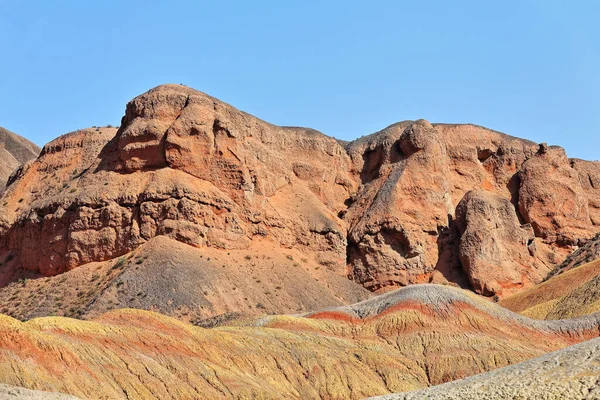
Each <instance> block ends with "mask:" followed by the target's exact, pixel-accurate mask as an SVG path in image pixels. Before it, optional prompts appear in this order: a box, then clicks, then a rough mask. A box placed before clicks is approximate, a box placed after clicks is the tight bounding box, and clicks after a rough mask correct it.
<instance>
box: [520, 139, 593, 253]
mask: <svg viewBox="0 0 600 400" xmlns="http://www.w3.org/2000/svg"><path fill="white" fill-rule="evenodd" d="M520 177H521V186H520V189H519V211H520V213H521V216H522V217H523V219H524V220H525V222H528V223H531V225H532V226H533V229H534V230H535V233H536V236H538V237H540V238H542V239H544V241H546V242H547V243H556V244H558V245H577V244H579V243H583V242H584V241H585V239H589V237H590V236H592V235H593V234H594V233H595V231H596V229H595V228H594V225H593V224H592V220H591V219H590V214H589V209H588V204H589V200H588V198H587V196H586V194H585V192H584V190H583V188H582V186H581V182H580V179H579V173H578V171H576V170H575V169H573V168H572V167H571V165H570V163H569V159H568V158H567V156H566V154H565V151H564V150H563V149H562V148H560V147H548V146H546V145H544V144H542V145H540V148H539V151H538V153H537V154H536V155H535V156H534V157H532V158H530V159H528V160H527V161H525V162H524V163H523V166H522V169H521V171H520ZM582 239H583V240H582Z"/></svg>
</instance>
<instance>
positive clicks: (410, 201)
mask: <svg viewBox="0 0 600 400" xmlns="http://www.w3.org/2000/svg"><path fill="white" fill-rule="evenodd" d="M346 150H347V151H348V154H349V155H350V157H351V159H352V161H353V167H354V174H355V175H356V176H358V177H359V179H360V183H361V185H360V186H359V189H358V191H357V192H356V193H355V194H353V195H352V197H351V198H350V202H351V204H350V206H349V208H348V210H347V212H346V213H345V214H344V219H345V220H346V221H347V222H348V224H349V232H348V264H349V270H350V274H351V276H352V277H353V278H354V279H355V280H357V281H359V282H361V283H362V284H363V285H365V287H367V288H369V289H371V290H381V289H385V287H389V286H391V287H393V286H397V285H401V286H403V285H407V284H410V283H421V282H427V281H433V282H440V283H442V282H448V281H450V282H454V283H458V284H459V285H461V286H463V287H468V286H469V283H471V284H473V285H474V286H475V287H474V289H475V290H476V291H478V292H479V293H484V294H486V295H493V294H498V295H501V294H502V293H510V292H511V291H514V290H518V289H519V288H520V287H526V286H528V285H531V284H534V283H537V282H539V281H540V280H541V279H542V278H543V277H544V276H545V274H546V273H548V272H549V271H550V270H551V269H552V268H553V267H554V266H556V265H557V264H558V263H560V262H561V261H562V259H563V258H564V257H565V256H566V255H567V254H568V253H569V252H570V251H571V250H572V249H574V247H575V246H576V245H579V244H581V243H583V241H584V240H585V239H587V238H589V237H591V236H592V235H593V234H594V232H596V231H597V229H598V226H597V225H596V223H595V222H594V220H592V219H590V218H587V219H586V215H589V211H588V209H590V208H592V207H593V203H594V200H593V199H592V198H588V197H587V196H589V195H590V194H591V193H592V192H590V191H589V190H587V189H583V188H582V185H583V184H582V179H579V177H580V176H582V173H579V172H578V171H577V170H575V169H574V168H575V167H571V166H570V164H569V161H568V160H567V159H566V158H565V157H563V156H564V152H563V153H562V154H563V156H560V153H561V151H562V150H560V149H557V148H554V147H553V148H551V149H548V148H547V147H546V146H544V145H542V146H539V145H537V144H535V143H533V142H529V141H526V140H521V139H517V138H514V137H510V136H508V135H504V134H502V133H499V132H494V131H491V130H488V129H485V128H481V127H477V126H473V125H446V124H434V125H431V124H429V123H427V122H425V121H417V122H414V123H413V122H402V123H399V124H395V125H392V126H390V127H388V128H386V129H384V130H383V131H381V132H378V133H376V134H374V135H371V136H367V137H364V138H361V139H358V140H356V141H354V142H351V143H350V144H348V145H347V147H346ZM574 165H576V164H574ZM586 167H587V168H588V169H587V170H586V171H588V170H589V174H590V175H591V176H597V175H595V170H592V169H591V168H589V165H588V164H586ZM582 169H583V168H582V167H579V170H582ZM555 170H556V171H555ZM543 171H551V172H552V174H549V175H548V176H546V175H544V174H543V173H542V172H543ZM584 183H585V182H584ZM554 185H556V186H557V190H558V191H557V193H556V196H555V197H556V198H557V199H560V198H561V197H560V196H564V195H565V193H570V191H574V192H573V193H574V194H573V195H572V196H571V197H572V200H569V201H568V202H566V203H565V204H564V205H561V204H558V200H557V201H553V202H550V201H548V200H547V199H546V197H547V196H548V195H549V193H548V192H547V191H549V190H550V191H551V190H552V187H553V186H554ZM569 186H571V189H569ZM472 190H479V191H481V190H484V191H487V192H491V194H490V196H496V197H497V198H498V200H497V201H500V200H499V199H500V198H503V199H505V200H508V201H510V203H511V205H512V206H513V208H515V209H516V212H515V213H514V215H515V216H516V218H517V220H518V221H520V222H521V223H520V224H519V223H517V222H515V218H514V216H513V215H512V214H513V213H512V212H510V213H509V211H508V210H507V211H506V212H505V213H504V214H506V213H509V214H511V216H510V220H511V222H510V223H509V224H508V225H509V226H511V227H513V226H514V227H516V226H517V225H521V224H524V223H526V222H528V223H530V224H531V225H532V226H533V227H534V236H532V235H531V234H530V233H525V232H524V231H523V232H522V233H519V234H518V238H513V237H511V235H510V234H508V233H507V231H510V230H511V228H509V227H507V226H506V223H503V222H500V221H490V224H492V225H493V224H499V225H501V226H504V227H503V228H502V229H503V230H504V233H503V234H500V235H498V234H497V232H496V233H494V232H491V231H488V230H485V229H481V230H480V231H479V232H478V233H477V229H478V227H477V225H476V224H472V225H471V227H472V232H473V233H472V234H469V235H468V236H467V237H468V239H469V240H470V242H469V243H468V244H462V243H461V239H460V237H461V236H462V234H464V226H463V232H461V230H460V229H459V227H458V226H457V221H456V220H455V218H456V215H455V207H456V206H457V205H458V203H459V202H460V201H461V199H463V197H464V196H465V194H467V193H468V192H470V191H472ZM550 194H551V193H550ZM468 204H471V202H469V203H468ZM505 205H506V203H505ZM465 207H466V206H465ZM557 208H558V209H559V210H562V212H563V214H561V215H562V216H554V215H553V213H555V212H556V209H557ZM503 209H505V210H506V207H505V206H503ZM557 221H559V222H557ZM560 221H562V222H560ZM490 224H488V225H490ZM463 225H464V221H463ZM523 229H525V230H527V228H523ZM494 235H496V236H495V238H494ZM500 237H502V240H503V241H506V240H508V242H502V243H500V242H497V243H498V244H500V247H501V248H503V250H501V252H506V253H507V254H508V253H510V252H511V251H510V250H508V251H507V250H506V249H511V248H513V246H514V245H515V239H518V240H517V242H518V241H519V240H525V238H526V239H527V242H526V243H525V244H526V248H527V252H524V251H523V247H520V248H519V250H515V251H517V253H514V254H517V256H518V259H517V260H515V261H513V262H512V263H511V266H510V267H508V266H507V267H506V269H505V270H504V271H498V268H497V262H496V263H495V264H494V263H492V264H490V263H487V262H484V260H483V259H481V262H480V263H479V265H480V266H479V267H478V268H472V267H471V264H470V261H469V259H471V258H472V256H469V257H465V250H463V256H462V257H461V256H460V248H463V249H465V248H471V249H483V248H486V247H487V248H488V249H490V248H491V247H495V246H492V244H491V243H493V242H494V240H498V239H499V238H500ZM490 246H491V247H490ZM498 249H499V248H496V249H495V250H494V251H497V250H498ZM527 253H529V255H528V254H527ZM488 256H489V253H488ZM488 261H489V260H488ZM465 263H466V264H467V265H465ZM512 267H516V269H514V270H511V268H512ZM475 271H476V272H477V274H479V277H478V276H475V275H472V274H473V273H474V272H475ZM499 272H500V274H499ZM495 276H496V278H500V279H499V280H498V279H496V280H495V282H489V285H487V287H486V286H485V284H483V285H482V284H481V283H476V282H477V281H478V280H479V278H480V277H490V278H492V279H494V277H495ZM465 278H468V279H465Z"/></svg>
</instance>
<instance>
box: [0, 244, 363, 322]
mask: <svg viewBox="0 0 600 400" xmlns="http://www.w3.org/2000/svg"><path fill="white" fill-rule="evenodd" d="M0 262H1V260H0ZM370 295H371V294H370V292H368V291H367V290H366V289H364V288H363V287H362V286H360V285H358V284H357V283H355V282H352V281H350V280H348V279H347V278H346V277H345V276H343V275H340V274H338V273H336V272H334V271H330V270H329V269H328V268H324V267H323V266H322V265H320V264H319V263H318V261H317V260H315V259H312V258H311V257H310V256H309V255H306V254H303V253H300V252H298V251H297V250H293V249H292V250H289V251H285V252H283V253H282V251H281V249H279V248H277V247H276V246H272V245H270V244H267V243H263V244H261V245H254V246H251V247H250V248H248V249H243V250H234V249H232V250H228V251H227V252H224V251H220V250H218V249H211V248H203V249H198V248H195V247H192V246H188V245H186V244H183V243H181V242H178V241H176V240H173V239H169V238H168V237H166V236H156V237H154V238H152V239H150V240H148V241H147V242H146V243H144V244H142V245H141V246H140V247H138V248H137V249H136V250H135V251H133V252H131V253H128V254H126V255H124V256H122V257H119V258H117V259H115V260H111V261H106V262H97V263H89V264H86V265H83V266H81V267H79V268H75V269H74V270H72V271H68V272H66V273H64V274H61V275H58V276H52V277H47V278H38V279H21V280H19V281H17V282H14V283H12V284H10V285H8V286H5V287H3V288H0V305H1V306H0V312H1V313H2V314H6V315H9V316H11V317H13V318H17V319H20V320H29V319H32V318H36V317H42V316H47V315H57V316H68V317H75V318H82V319H90V318H93V317H95V316H98V315H100V314H103V313H105V312H106V311H109V310H112V309H120V308H136V309H142V310H151V311H157V312H160V313H162V314H165V315H168V316H173V317H176V318H178V319H180V320H183V321H190V322H194V323H203V322H202V321H204V320H206V319H210V318H218V317H220V316H226V315H230V314H232V313H233V314H239V315H256V314H264V313H267V314H282V313H286V312H306V311H308V310H315V309H321V308H325V307H332V306H339V305H342V304H347V303H354V302H357V301H359V300H363V299H366V298H368V297H369V296H370Z"/></svg>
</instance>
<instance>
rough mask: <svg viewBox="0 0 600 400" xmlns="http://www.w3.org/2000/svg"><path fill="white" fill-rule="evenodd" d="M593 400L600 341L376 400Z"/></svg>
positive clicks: (599, 389) (599, 375)
mask: <svg viewBox="0 0 600 400" xmlns="http://www.w3.org/2000/svg"><path fill="white" fill-rule="evenodd" d="M483 398H485V399H489V400H509V399H543V400H594V399H598V398H600V339H592V340H589V341H587V342H584V343H580V344H576V345H574V346H571V347H567V348H566V349H562V350H559V351H556V352H553V353H550V354H546V355H543V356H541V357H538V358H535V359H533V360H528V361H524V362H522V363H519V364H516V365H511V366H509V367H505V368H502V369H499V370H496V371H491V372H487V373H485V374H481V375H477V376H473V377H470V378H465V379H461V380H458V381H455V382H450V383H446V384H444V385H439V386H435V387H432V388H430V389H425V390H421V391H418V392H410V393H398V394H393V395H387V396H378V397H373V398H372V399H373V400H417V399H430V400H442V399H445V400H469V399H474V400H479V399H483Z"/></svg>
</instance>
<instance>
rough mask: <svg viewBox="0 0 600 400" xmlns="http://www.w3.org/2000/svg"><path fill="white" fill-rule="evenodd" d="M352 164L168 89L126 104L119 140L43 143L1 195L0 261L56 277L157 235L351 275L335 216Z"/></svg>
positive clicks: (302, 138)
mask: <svg viewBox="0 0 600 400" xmlns="http://www.w3.org/2000/svg"><path fill="white" fill-rule="evenodd" d="M307 160H310V162H309V163H307ZM349 163H350V160H349V157H348V156H347V155H346V153H345V152H344V150H343V149H342V148H341V147H340V146H339V145H338V143H337V142H336V141H335V140H334V139H332V138H329V137H326V136H324V135H322V134H320V133H318V132H315V131H312V130H308V129H301V128H281V127H276V126H273V125H270V124H267V123H266V122H263V121H260V120H258V119H257V118H254V117H251V116H249V115H247V114H244V113H242V112H240V111H238V110H236V109H234V108H233V107H231V106H229V105H227V104H225V103H222V102H220V101H218V100H216V99H213V98H211V97H209V96H207V95H205V94H203V93H200V92H197V91H195V90H192V89H188V88H185V87H182V86H177V85H165V86H160V87H158V88H156V89H153V90H151V91H149V92H148V93H146V94H144V95H142V96H140V97H138V98H136V99H134V100H133V101H131V102H130V103H129V104H128V106H127V110H126V115H125V117H124V118H123V121H122V126H121V128H120V129H119V131H118V132H116V134H115V132H114V131H108V130H101V131H99V132H97V131H95V130H82V131H78V132H75V133H72V134H69V135H67V136H65V137H61V138H59V139H57V140H55V141H53V142H51V143H50V144H48V145H47V146H45V148H44V150H43V151H42V154H41V155H40V157H39V158H38V159H37V160H36V161H35V162H34V163H33V164H31V165H30V166H29V167H28V168H27V169H26V170H25V171H22V172H21V173H20V176H19V178H18V179H17V180H16V182H15V183H14V184H13V185H11V187H10V188H9V190H8V191H7V193H6V194H5V196H4V202H5V205H4V210H3V211H4V214H5V218H4V221H3V222H2V223H1V226H2V228H0V253H6V252H11V253H14V254H15V255H16V256H17V257H18V258H19V260H20V263H21V265H22V266H23V268H25V269H30V270H34V271H39V272H40V273H41V274H43V275H46V276H49V275H54V274H57V273H61V272H64V271H66V270H69V269H72V268H74V267H76V266H79V265H82V264H85V263H87V262H91V261H102V260H107V259H111V258H114V257H118V256H120V255H122V254H125V253H127V252H129V251H131V250H134V249H135V248H136V247H137V246H139V245H140V244H142V243H144V242H145V241H147V240H149V239H150V238H152V237H154V236H157V235H166V236H169V237H171V238H174V239H177V240H179V241H182V242H184V243H187V244H191V245H194V246H198V247H205V246H209V247H215V248H221V249H232V248H236V249H239V248H247V247H249V246H250V243H251V241H252V240H253V239H258V238H266V239H267V240H268V241H270V242H272V243H277V244H278V245H280V246H283V247H284V248H292V247H297V246H300V247H306V248H307V251H308V252H310V253H311V254H314V255H315V257H317V258H318V259H319V261H320V262H321V263H322V265H326V266H328V267H329V268H331V269H333V270H337V271H338V273H340V274H343V273H344V270H345V257H346V255H345V252H346V245H345V244H346V238H345V227H344V226H345V224H344V222H343V221H341V220H340V219H339V218H337V216H336V215H337V213H338V212H340V211H341V210H342V209H344V208H345V206H344V204H343V202H344V199H346V198H347V197H348V196H349V193H350V192H352V191H353V190H354V185H355V184H354V183H353V181H352V179H351V175H350V173H349V169H350V168H349ZM0 207H2V206H0Z"/></svg>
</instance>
